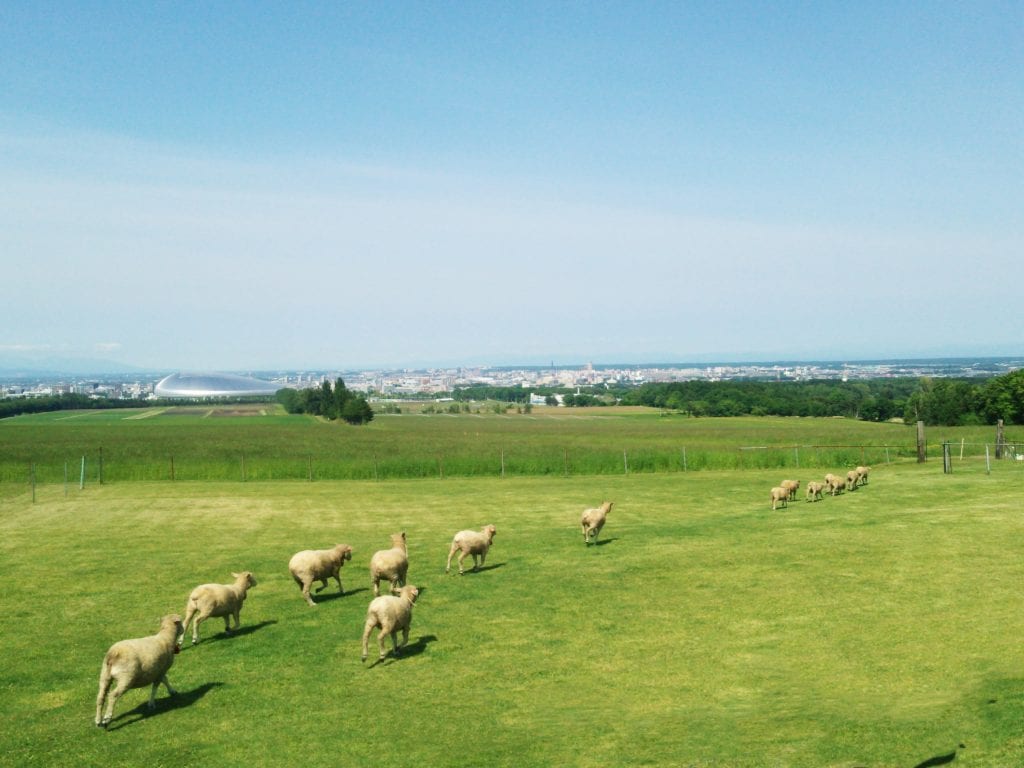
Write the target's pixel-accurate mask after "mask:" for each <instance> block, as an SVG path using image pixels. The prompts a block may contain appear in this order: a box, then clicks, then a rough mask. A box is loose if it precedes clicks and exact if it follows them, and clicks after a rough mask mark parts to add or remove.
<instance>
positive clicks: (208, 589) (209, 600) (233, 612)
mask: <svg viewBox="0 0 1024 768" xmlns="http://www.w3.org/2000/svg"><path fill="white" fill-rule="evenodd" d="M231 575H232V576H234V577H235V581H234V583H232V584H200V585H199V586H198V587H196V588H195V589H193V590H192V592H191V594H189V596H188V602H187V603H186V604H185V622H184V624H183V625H182V628H181V637H182V639H184V637H185V631H186V630H187V629H188V625H189V622H190V621H192V618H193V617H195V623H194V624H193V625H192V645H195V644H196V643H198V642H199V625H200V624H201V623H202V622H204V621H206V619H208V618H210V617H211V616H223V617H224V631H225V632H226V633H228V634H229V635H230V634H231V618H232V617H234V619H235V629H238V616H239V614H240V613H241V611H242V603H244V602H245V598H246V594H247V593H248V590H249V587H255V586H256V577H255V576H253V574H252V571H242V572H241V573H232V574H231Z"/></svg>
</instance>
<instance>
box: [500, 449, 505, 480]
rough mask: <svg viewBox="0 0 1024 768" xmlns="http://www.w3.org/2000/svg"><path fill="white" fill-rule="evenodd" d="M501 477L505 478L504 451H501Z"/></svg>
mask: <svg viewBox="0 0 1024 768" xmlns="http://www.w3.org/2000/svg"><path fill="white" fill-rule="evenodd" d="M501 476H502V477H505V449H504V448H502V449H501Z"/></svg>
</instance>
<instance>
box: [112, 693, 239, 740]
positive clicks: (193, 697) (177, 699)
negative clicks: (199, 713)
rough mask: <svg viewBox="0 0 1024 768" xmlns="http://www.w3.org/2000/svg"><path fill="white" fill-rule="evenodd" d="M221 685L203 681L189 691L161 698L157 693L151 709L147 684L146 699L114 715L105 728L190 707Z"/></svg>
mask: <svg viewBox="0 0 1024 768" xmlns="http://www.w3.org/2000/svg"><path fill="white" fill-rule="evenodd" d="M172 685H173V683H172ZM222 685H224V683H219V682H217V683H203V684H202V685H200V686H199V687H198V688H193V689H192V690H191V691H182V690H179V691H178V692H177V693H176V694H175V695H173V696H164V697H163V698H161V697H160V696H159V695H158V696H157V699H156V707H155V708H154V709H152V710H150V708H149V686H148V685H147V686H146V687H145V689H143V690H145V691H146V700H145V701H144V702H142V703H141V704H139V706H137V707H135V708H134V709H130V710H128V711H127V712H123V713H121V714H120V715H115V717H114V719H113V720H111V721H110V723H108V724H107V730H108V731H116V730H119V729H121V728H124V727H126V726H129V725H133V724H134V723H137V722H139V721H140V720H145V719H146V718H147V717H156V716H158V715H162V714H164V713H165V712H173V711H174V710H176V709H184V708H185V707H191V706H192V705H193V704H195V703H196V702H197V701H199V700H200V699H201V698H203V697H204V696H206V694H208V693H209V692H210V691H212V690H213V689H214V688H219V687H220V686H222ZM160 689H161V690H163V691H166V689H165V688H164V687H163V686H162V685H161V686H160Z"/></svg>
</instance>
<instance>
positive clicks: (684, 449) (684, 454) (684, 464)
mask: <svg viewBox="0 0 1024 768" xmlns="http://www.w3.org/2000/svg"><path fill="white" fill-rule="evenodd" d="M685 471H686V446H685V445H684V446H683V472H685Z"/></svg>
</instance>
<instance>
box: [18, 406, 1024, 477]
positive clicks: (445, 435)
mask: <svg viewBox="0 0 1024 768" xmlns="http://www.w3.org/2000/svg"><path fill="white" fill-rule="evenodd" d="M1009 431H1011V430H1008V432H1009ZM994 438H995V429H994V428H992V427H984V428H942V429H939V428H930V429H929V430H928V448H929V455H931V456H933V457H939V456H941V443H942V441H944V440H951V441H954V442H955V443H956V449H957V452H958V453H959V451H960V450H961V442H963V443H965V445H964V446H963V450H964V451H965V454H966V455H968V456H974V457H978V456H983V455H984V444H985V443H989V444H991V443H992V442H993V440H994ZM1008 439H1012V436H1009V435H1008ZM916 451H917V447H916V434H915V431H914V428H913V427H908V426H905V425H902V424H876V423H870V422H861V421H854V420H850V419H824V418H818V419H813V418H806V419H801V418H728V419H722V418H718V419H715V418H706V419H691V418H686V417H682V416H664V415H662V414H661V413H660V412H659V411H657V410H652V409H644V408H580V409H565V408H561V409H555V408H535V409H534V412H533V413H530V414H515V413H511V414H509V415H500V416H499V415H496V414H494V413H493V412H491V411H488V410H487V409H482V410H481V412H480V413H471V414H459V415H449V414H434V415H422V414H415V413H413V414H402V415H379V416H378V417H377V418H376V419H374V421H373V422H371V423H370V424H368V425H366V426H363V427H352V426H348V425H345V424H340V423H337V422H335V423H329V422H326V421H323V420H320V419H317V418H314V417H310V416H302V415H298V416H295V415H288V414H286V413H284V411H283V410H281V409H280V408H279V407H278V406H274V405H265V404H263V405H252V406H231V407H209V406H199V407H195V406H191V407H180V408H172V409H139V410H127V411H122V410H119V411H79V412H58V413H48V414H39V415H33V416H19V417H16V418H12V419H4V420H0V486H3V485H4V484H5V483H27V482H29V478H30V477H31V476H32V474H33V472H34V474H35V477H36V479H37V481H38V482H41V483H62V482H64V478H65V476H66V477H67V478H68V482H69V483H71V484H75V483H79V482H80V481H81V478H82V466H83V459H84V467H85V479H86V481H87V482H98V481H99V479H100V477H101V473H102V478H103V481H104V482H116V481H122V480H167V481H170V480H171V479H172V478H173V479H174V480H175V481H190V480H239V481H241V480H243V479H244V480H246V481H264V480H284V479H292V480H310V479H312V480H345V479H364V480H365V479H371V480H372V479H377V480H387V479H401V478H421V477H422V478H438V477H501V476H505V477H530V476H538V475H549V476H575V475H617V474H626V473H627V472H629V473H649V472H680V471H700V470H707V469H757V468H761V469H783V468H791V469H792V470H794V471H795V470H797V469H811V468H821V469H825V471H828V470H829V469H832V468H834V467H842V466H845V465H857V464H868V465H871V466H876V465H879V464H881V463H885V462H895V461H900V460H903V459H910V458H913V457H916ZM0 492H2V491H0Z"/></svg>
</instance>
